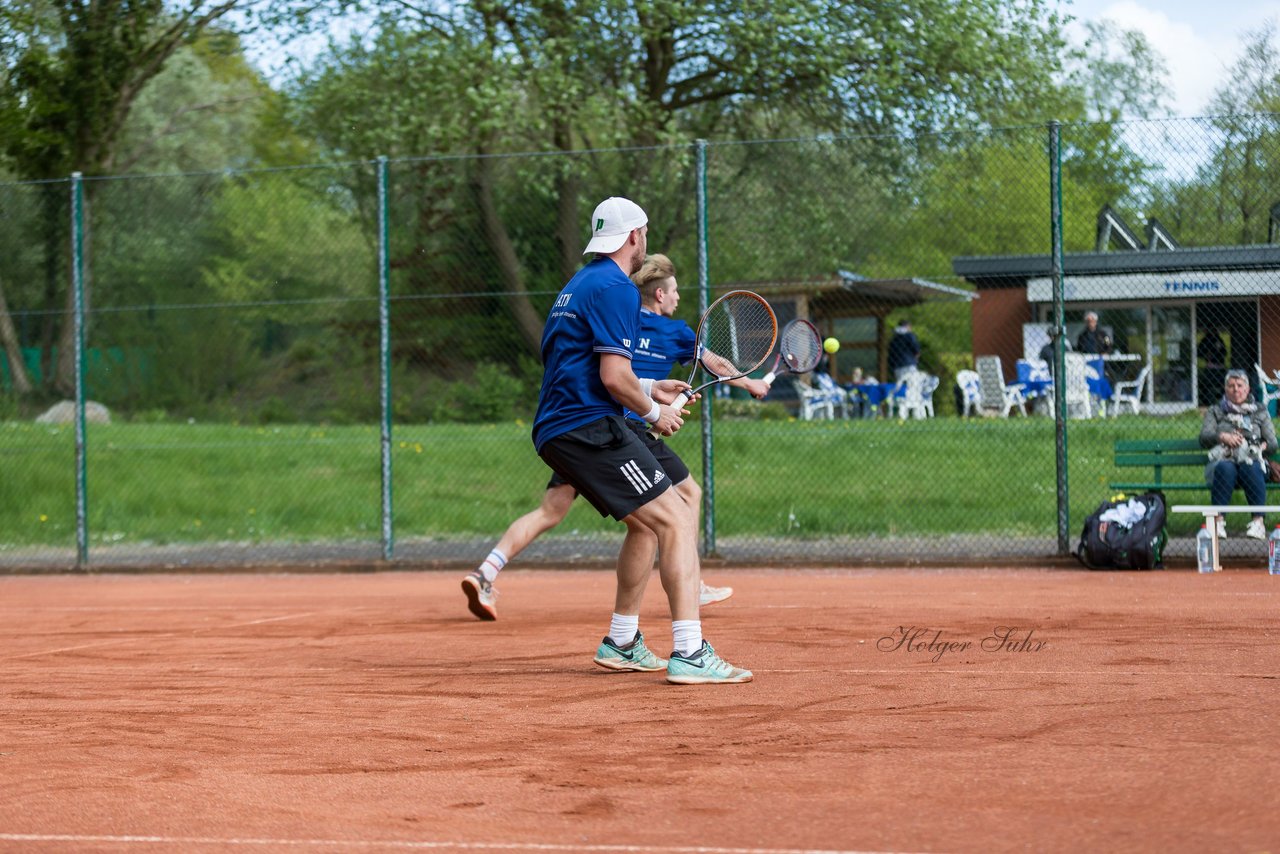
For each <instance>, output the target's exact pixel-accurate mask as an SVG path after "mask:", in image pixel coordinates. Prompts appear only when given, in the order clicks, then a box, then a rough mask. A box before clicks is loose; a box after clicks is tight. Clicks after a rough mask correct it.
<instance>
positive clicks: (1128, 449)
mask: <svg viewBox="0 0 1280 854" xmlns="http://www.w3.org/2000/svg"><path fill="white" fill-rule="evenodd" d="M1115 451H1116V453H1117V454H1122V453H1125V454H1127V453H1147V452H1157V453H1159V452H1162V451H1201V452H1202V453H1203V451H1204V449H1203V448H1201V447H1200V440H1199V439H1117V440H1116V448H1115Z"/></svg>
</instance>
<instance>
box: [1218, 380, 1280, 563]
mask: <svg viewBox="0 0 1280 854" xmlns="http://www.w3.org/2000/svg"><path fill="white" fill-rule="evenodd" d="M1276 444H1277V443H1276V428H1275V425H1274V424H1273V423H1272V422H1271V415H1270V414H1269V413H1268V412H1267V410H1266V407H1263V406H1259V405H1258V404H1257V403H1256V402H1254V400H1253V398H1252V397H1251V396H1250V394H1249V375H1248V374H1247V373H1245V372H1244V371H1241V370H1239V369H1235V370H1230V371H1227V379H1226V382H1225V383H1224V393H1223V396H1222V399H1221V400H1219V401H1218V402H1217V403H1215V404H1213V405H1212V406H1210V407H1209V408H1208V409H1207V410H1205V413H1204V423H1203V425H1202V426H1201V428H1200V445H1201V447H1204V448H1209V464H1208V465H1207V466H1205V469H1204V478H1205V482H1206V483H1208V484H1209V495H1210V499H1209V500H1210V501H1211V502H1212V503H1213V504H1230V503H1231V493H1232V492H1233V491H1234V490H1235V488H1236V487H1237V486H1238V487H1240V488H1241V489H1243V490H1244V497H1245V500H1246V501H1248V502H1249V503H1250V504H1254V505H1259V504H1266V503H1267V484H1266V471H1267V469H1266V460H1265V458H1266V457H1268V456H1270V455H1271V454H1272V453H1274V452H1275V450H1276ZM1244 534H1245V536H1246V537H1252V538H1253V539H1255V540H1264V539H1266V537H1267V529H1266V525H1265V523H1264V522H1263V517H1262V516H1261V515H1257V516H1254V517H1253V519H1251V520H1250V521H1249V526H1248V527H1247V528H1246V529H1245V532H1244ZM1226 535H1227V531H1226V524H1225V523H1224V522H1223V520H1222V517H1221V516H1219V517H1218V536H1219V537H1220V538H1221V537H1225V536H1226Z"/></svg>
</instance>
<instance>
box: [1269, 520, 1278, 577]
mask: <svg viewBox="0 0 1280 854" xmlns="http://www.w3.org/2000/svg"><path fill="white" fill-rule="evenodd" d="M1267 572H1269V573H1271V574H1272V575H1280V525H1276V529H1275V530H1274V531H1272V532H1271V536H1269V537H1267Z"/></svg>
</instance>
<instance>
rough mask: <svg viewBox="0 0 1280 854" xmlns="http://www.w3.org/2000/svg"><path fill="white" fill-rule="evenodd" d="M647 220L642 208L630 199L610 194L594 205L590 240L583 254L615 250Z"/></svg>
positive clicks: (606, 253) (604, 252)
mask: <svg viewBox="0 0 1280 854" xmlns="http://www.w3.org/2000/svg"><path fill="white" fill-rule="evenodd" d="M648 222H649V217H648V216H646V215H645V212H644V210H643V209H642V208H641V207H640V206H639V205H637V204H636V203H635V202H633V201H631V200H630V199H624V198H622V197H621V196H611V197H609V198H607V199H605V200H604V201H603V202H601V203H600V204H598V205H596V211H595V213H593V214H592V215H591V242H590V243H588V244H587V248H586V249H584V250H583V251H582V254H583V255H589V254H591V253H592V252H600V253H603V254H605V255H608V254H609V253H611V252H617V251H618V250H619V249H621V248H622V244H624V243H626V242H627V235H628V234H630V233H631V232H632V231H634V230H635V229H637V228H642V227H643V226H645V225H646V224H647V223H648Z"/></svg>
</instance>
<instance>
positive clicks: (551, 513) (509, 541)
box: [496, 483, 578, 560]
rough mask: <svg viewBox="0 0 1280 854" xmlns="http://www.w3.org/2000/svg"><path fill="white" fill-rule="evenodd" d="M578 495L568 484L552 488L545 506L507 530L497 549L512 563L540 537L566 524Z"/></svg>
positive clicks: (548, 492) (545, 494)
mask: <svg viewBox="0 0 1280 854" xmlns="http://www.w3.org/2000/svg"><path fill="white" fill-rule="evenodd" d="M577 495H578V491H577V490H576V489H574V488H573V487H572V486H570V485H569V484H567V483H562V484H560V485H559V486H553V487H551V488H550V489H548V490H547V491H546V492H544V493H543V494H542V503H541V504H539V505H538V507H537V509H535V510H530V511H529V512H528V513H526V514H524V515H523V516H521V517H520V518H519V519H517V520H515V521H514V522H512V523H511V524H510V525H508V526H507V532H506V533H505V534H503V535H502V539H500V540H498V545H497V546H496V548H497V549H498V550H499V551H501V552H502V553H503V554H504V555H506V556H507V560H512V559H514V558H515V556H516V555H518V554H520V552H522V551H524V550H525V548H526V547H527V546H528V545H529V544H530V543H532V542H533V541H534V540H536V539H537V538H538V537H540V536H542V535H543V534H545V533H546V532H547V531H550V530H551V529H552V528H554V527H555V526H556V525H559V524H560V523H561V522H563V521H564V517H565V516H567V515H568V513H569V508H570V507H572V506H573V499H574V498H576V497H577Z"/></svg>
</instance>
